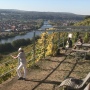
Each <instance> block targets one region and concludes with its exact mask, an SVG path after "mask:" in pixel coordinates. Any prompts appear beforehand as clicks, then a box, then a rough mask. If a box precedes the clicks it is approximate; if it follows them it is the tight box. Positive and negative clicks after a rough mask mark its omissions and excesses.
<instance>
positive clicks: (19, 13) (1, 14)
mask: <svg viewBox="0 0 90 90" xmlns="http://www.w3.org/2000/svg"><path fill="white" fill-rule="evenodd" d="M84 17H85V16H83V15H76V14H73V13H67V12H35V11H23V10H14V9H0V19H4V18H7V19H21V20H23V19H24V20H28V19H49V20H53V19H60V20H68V19H69V20H82V19H83V18H84Z"/></svg>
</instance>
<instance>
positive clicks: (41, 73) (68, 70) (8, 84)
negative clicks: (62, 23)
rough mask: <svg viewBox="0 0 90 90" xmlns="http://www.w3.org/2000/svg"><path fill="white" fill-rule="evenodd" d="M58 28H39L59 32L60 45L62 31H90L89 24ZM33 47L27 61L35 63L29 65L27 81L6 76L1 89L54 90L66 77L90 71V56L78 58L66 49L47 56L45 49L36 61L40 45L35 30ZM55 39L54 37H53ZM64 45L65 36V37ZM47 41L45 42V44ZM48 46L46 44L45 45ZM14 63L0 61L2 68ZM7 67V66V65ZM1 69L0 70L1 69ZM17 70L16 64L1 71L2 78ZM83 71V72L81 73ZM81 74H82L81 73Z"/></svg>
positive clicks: (12, 61)
mask: <svg viewBox="0 0 90 90" xmlns="http://www.w3.org/2000/svg"><path fill="white" fill-rule="evenodd" d="M54 28H56V30H50V31H48V30H47V29H46V30H39V32H45V33H46V32H50V33H55V32H58V33H59V34H58V36H57V37H58V40H57V41H58V43H57V44H58V45H57V46H58V47H59V46H60V43H61V38H60V33H62V32H66V33H67V32H69V33H70V32H81V31H82V32H90V27H89V26H79V27H75V26H74V27H54ZM33 37H34V41H33V48H32V51H30V52H28V53H26V55H31V58H30V59H29V60H28V61H27V63H33V65H32V66H30V67H28V75H27V79H26V81H24V80H23V81H22V80H20V81H19V80H17V75H15V76H13V77H12V76H11V78H10V79H7V78H6V81H4V82H2V84H1V85H0V90H9V89H10V90H54V89H55V87H57V86H58V85H59V84H60V83H61V82H62V81H63V80H64V79H65V78H67V77H69V76H74V75H75V77H77V78H83V77H85V76H86V74H87V73H88V72H89V67H90V64H89V62H90V61H89V58H88V60H76V59H74V57H72V56H71V53H70V52H69V51H68V52H67V53H65V51H64V50H61V51H60V52H61V54H60V55H56V56H54V57H53V56H46V49H43V50H44V51H43V54H42V58H41V60H40V61H37V62H36V58H38V57H39V55H40V54H39V55H37V56H36V51H37V50H38V47H36V44H35V37H36V33H35V31H34V32H33ZM45 40H46V37H45ZM53 40H54V39H53ZM62 41H63V46H64V37H63V40H62ZM52 42H54V41H52ZM45 45H46V41H45V42H44V46H45ZM45 47H46V46H45ZM12 63H13V64H14V63H15V61H14V60H8V61H6V62H3V63H0V68H1V69H2V67H5V65H7V64H8V65H10V64H12ZM85 65H86V66H87V67H85V68H84V70H83V67H84V66H85ZM6 68H7V67H6ZM1 69H0V70H1ZM79 70H80V71H79ZM12 72H13V73H15V72H16V66H15V67H13V68H12V69H8V71H5V72H3V73H0V80H2V78H4V79H5V77H6V76H8V77H9V75H11V74H10V73H12ZM75 73H76V74H75ZM81 73H82V74H81ZM80 74H81V75H80Z"/></svg>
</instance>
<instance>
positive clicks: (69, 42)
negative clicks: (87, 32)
mask: <svg viewBox="0 0 90 90" xmlns="http://www.w3.org/2000/svg"><path fill="white" fill-rule="evenodd" d="M66 48H72V40H71V38H68V40H67V42H66Z"/></svg>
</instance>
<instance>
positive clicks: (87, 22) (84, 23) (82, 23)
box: [74, 18, 90, 26]
mask: <svg viewBox="0 0 90 90" xmlns="http://www.w3.org/2000/svg"><path fill="white" fill-rule="evenodd" d="M74 25H75V26H90V18H88V19H85V20H83V21H80V22H78V23H75V24H74Z"/></svg>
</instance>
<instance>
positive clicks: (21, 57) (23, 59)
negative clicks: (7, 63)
mask: <svg viewBox="0 0 90 90" xmlns="http://www.w3.org/2000/svg"><path fill="white" fill-rule="evenodd" d="M18 52H19V53H18V55H17V56H13V55H11V57H12V58H14V59H16V58H18V60H19V65H18V68H17V74H18V77H19V78H18V80H26V57H25V53H24V51H23V49H22V48H19V49H18ZM22 68H23V70H24V75H23V77H22V75H21V72H20V70H21V69H22Z"/></svg>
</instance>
